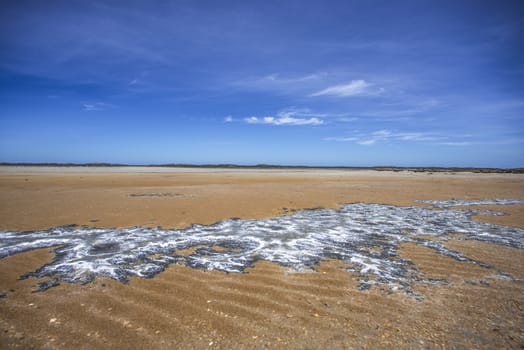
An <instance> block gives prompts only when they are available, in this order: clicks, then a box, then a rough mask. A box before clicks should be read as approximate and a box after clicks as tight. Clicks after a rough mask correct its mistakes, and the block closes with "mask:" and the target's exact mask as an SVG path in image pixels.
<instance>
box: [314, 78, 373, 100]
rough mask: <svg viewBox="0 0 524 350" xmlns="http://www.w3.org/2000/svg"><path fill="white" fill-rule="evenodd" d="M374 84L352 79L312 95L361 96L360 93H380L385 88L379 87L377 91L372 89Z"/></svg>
mask: <svg viewBox="0 0 524 350" xmlns="http://www.w3.org/2000/svg"><path fill="white" fill-rule="evenodd" d="M372 85H373V84H370V83H368V82H366V81H365V80H352V81H351V82H350V83H349V84H342V85H335V86H330V87H328V88H326V89H324V90H320V91H317V92H315V93H313V94H311V95H310V96H339V97H349V96H359V95H371V94H376V93H380V92H382V91H383V89H379V90H378V91H377V92H372V91H370V89H369V88H370V87H371V86H372Z"/></svg>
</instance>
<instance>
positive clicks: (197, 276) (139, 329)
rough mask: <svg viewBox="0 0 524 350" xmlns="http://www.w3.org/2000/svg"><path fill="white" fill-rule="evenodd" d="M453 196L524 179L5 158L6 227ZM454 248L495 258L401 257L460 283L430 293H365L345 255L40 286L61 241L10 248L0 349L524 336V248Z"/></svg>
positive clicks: (174, 220) (203, 217)
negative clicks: (78, 164)
mask: <svg viewBox="0 0 524 350" xmlns="http://www.w3.org/2000/svg"><path fill="white" fill-rule="evenodd" d="M450 198H459V199H484V198H524V176H522V175H498V174H463V173H461V174H453V173H447V174H429V173H406V172H401V173H394V172H373V171H334V170H330V171H320V170H318V171H314V170H309V171H296V170H295V171H224V170H212V171H201V170H195V171H191V170H188V169H185V170H184V171H178V170H169V169H168V170H166V169H162V170H159V171H155V169H145V170H144V169H138V170H137V169H122V171H115V170H114V169H109V170H108V169H93V168H90V169H82V168H73V169H72V170H70V169H51V170H46V169H41V168H15V169H13V168H9V169H7V168H3V169H0V229H2V230H31V229H44V228H48V227H53V226H59V225H66V224H78V225H88V226H95V227H129V226H136V225H139V226H162V227H173V228H175V227H176V228H179V227H185V226H188V225H190V224H192V223H202V224H210V223H213V222H216V221H219V220H223V219H227V218H231V217H241V218H263V217H270V216H275V215H283V214H285V213H287V212H289V211H291V210H300V209H304V208H313V207H336V206H339V205H341V204H343V203H352V202H368V203H384V204H394V205H414V203H413V200H415V199H428V200H438V199H450ZM493 209H496V210H497V211H504V212H506V213H508V214H510V215H508V216H503V217H491V216H479V217H478V218H477V219H479V220H489V221H490V222H494V223H497V224H504V225H513V226H518V227H524V205H512V206H497V207H496V208H493ZM428 238H430V237H428ZM446 245H447V246H448V247H449V248H451V249H454V250H456V251H459V252H462V253H463V254H464V255H466V256H469V257H471V258H474V259H478V260H481V261H484V262H486V263H489V264H492V265H494V266H495V269H487V268H482V267H479V266H476V265H472V264H468V263H461V262H457V261H455V260H453V259H451V258H448V257H445V256H442V255H439V254H436V253H435V252H434V251H433V250H431V249H429V248H425V247H421V246H416V245H413V244H405V245H403V246H402V247H401V249H400V254H401V256H402V257H404V258H408V259H410V260H411V261H413V262H414V263H415V264H416V266H417V269H419V271H422V272H424V273H426V275H427V276H428V277H431V278H445V279H447V280H449V281H451V282H452V283H451V284H449V285H423V284H420V285H415V290H416V291H419V292H420V293H421V294H423V295H424V297H425V299H424V300H422V301H417V300H416V299H415V298H412V297H410V296H407V295H405V294H404V293H392V294H388V293H385V292H383V291H381V290H380V289H379V288H371V289H370V290H368V291H359V290H358V288H357V285H358V279H357V276H356V275H354V274H352V273H351V272H347V271H345V270H344V264H343V263H341V262H339V261H325V262H324V263H322V264H321V265H320V266H319V267H318V269H317V270H318V271H317V272H316V273H290V272H288V271H287V270H286V269H284V268H282V267H279V266H277V265H274V264H271V263H267V262H259V263H257V264H256V266H255V267H254V268H252V269H249V270H248V271H247V273H245V274H226V273H222V272H218V271H200V270H195V269H191V268H188V267H186V266H182V265H172V266H171V267H169V268H168V269H167V270H166V271H164V272H163V273H161V274H159V275H157V276H156V277H155V278H152V279H142V278H132V279H131V281H130V282H129V284H122V283H120V282H117V281H114V280H110V279H102V278H99V279H97V280H96V281H95V282H94V283H90V284H87V285H83V286H82V285H77V284H67V283H66V284H62V285H60V286H58V287H55V288H51V289H49V290H47V291H46V292H40V293H32V291H33V290H35V285H36V284H37V283H38V280H36V279H34V278H29V279H25V280H19V279H18V278H19V276H21V275H23V274H25V273H27V272H30V271H34V270H35V269H36V268H38V267H40V266H42V265H43V264H45V263H46V262H49V261H51V260H52V259H53V253H52V250H50V249H40V250H35V251H32V252H28V253H23V254H17V255H14V256H11V257H8V258H4V259H1V260H0V292H5V294H6V297H4V298H0V348H21V349H27V348H38V349H39V348H61V349H71V348H81V349H93V348H100V349H106V348H116V349H141V348H150V349H173V348H201V349H208V348H223V349H229V348H249V349H251V348H278V349H289V348H302V349H318V348H332V349H345V348H391V347H395V348H398V347H401V348H522V347H523V346H524V326H523V325H524V285H523V282H522V281H517V282H514V281H511V280H507V279H504V278H500V276H497V275H496V274H494V271H496V270H497V269H500V270H503V271H506V272H509V273H511V274H512V275H513V276H515V277H517V278H519V279H521V280H524V273H523V272H522V271H524V269H523V267H524V252H523V251H521V250H517V249H513V248H508V247H501V246H496V245H493V244H488V243H481V242H475V241H459V240H456V241H448V242H446ZM216 249H220V247H216Z"/></svg>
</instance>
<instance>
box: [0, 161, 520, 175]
mask: <svg viewBox="0 0 524 350" xmlns="http://www.w3.org/2000/svg"><path fill="white" fill-rule="evenodd" d="M0 166H19V167H108V168H110V167H135V168H153V167H160V168H197V169H240V170H241V169H267V170H271V169H282V170H286V169H290V170H301V169H305V170H307V169H309V170H315V169H318V170H375V171H394V172H400V171H409V172H471V173H498V174H501V173H507V174H524V168H476V167H401V166H314V165H311V166H308V165H273V164H256V165H238V164H176V163H173V164H118V163H8V162H4V163H0Z"/></svg>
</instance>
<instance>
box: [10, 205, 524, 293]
mask: <svg viewBox="0 0 524 350" xmlns="http://www.w3.org/2000/svg"><path fill="white" fill-rule="evenodd" d="M421 202H422V201H421ZM423 203H426V204H431V205H432V206H433V208H428V207H420V206H410V207H397V206H391V205H381V204H365V203H355V204H347V205H344V206H343V207H341V208H339V209H311V210H304V211H300V212H296V213H293V214H291V215H287V216H281V217H275V218H269V219H263V220H240V219H229V220H224V221H221V222H218V223H216V224H213V225H193V226H191V227H189V228H186V229H180V230H173V229H171V230H168V229H161V228H144V227H132V228H126V229H98V228H85V227H77V226H64V227H56V228H52V229H49V230H44V231H28V232H6V231H0V258H4V257H6V256H9V255H12V254H17V253H21V252H24V251H28V250H32V249H37V248H45V247H56V248H55V252H56V258H55V259H54V260H53V262H51V263H49V264H47V265H44V266H42V267H40V268H39V269H38V270H36V271H34V272H31V273H29V274H28V275H26V276H24V277H29V276H34V277H49V279H48V281H47V282H44V283H41V284H40V286H39V287H40V290H45V289H47V288H50V287H52V286H54V285H57V284H59V283H61V282H70V283H88V282H91V281H93V280H94V279H95V278H96V277H97V276H108V277H111V278H113V279H116V280H119V281H122V282H126V281H127V280H128V278H129V277H131V276H140V277H153V276H155V275H156V274H158V273H159V272H161V271H163V270H164V269H165V268H166V267H167V266H168V265H169V264H172V263H176V262H184V263H185V264H186V265H188V266H190V267H193V268H198V269H207V270H212V269H216V270H221V271H226V272H243V271H244V269H245V268H247V267H250V266H253V264H254V263H255V262H256V261H258V260H267V261H271V262H275V263H278V264H280V265H283V266H287V267H289V268H291V269H293V270H296V271H304V270H312V268H313V267H314V265H316V264H318V263H319V262H320V261H322V260H325V259H339V260H342V261H344V262H346V263H349V264H350V267H348V270H351V271H355V272H357V273H358V274H359V276H360V277H359V278H360V289H367V288H369V287H370V286H373V285H376V286H381V287H387V288H388V289H389V290H398V289H400V290H404V291H406V292H407V293H411V292H410V287H411V283H412V282H414V281H418V282H427V283H448V282H447V281H445V280H431V279H427V278H425V276H424V275H423V274H422V273H421V272H419V271H417V270H416V269H415V268H414V264H413V263H412V262H411V261H409V260H406V259H401V258H400V257H399V256H398V248H399V245H400V244H402V243H408V242H409V243H414V244H417V245H422V246H426V247H429V248H431V249H433V250H435V251H436V252H438V253H439V254H443V255H446V256H449V257H452V258H453V259H456V260H458V261H463V262H464V263H471V264H478V265H481V266H484V267H486V268H490V266H489V265H487V264H484V263H483V262H481V261H475V260H472V259H470V258H468V257H466V256H463V255H462V254H460V253H459V252H455V251H452V250H450V249H447V248H445V247H444V246H443V245H442V244H441V243H439V242H436V241H432V240H427V239H420V238H418V237H417V236H420V235H424V236H435V237H439V238H440V239H441V240H443V241H445V240H447V239H448V238H450V237H449V235H450V234H457V233H459V234H461V235H460V236H459V237H460V238H458V239H468V240H471V239H473V240H479V241H484V242H490V243H495V244H500V245H505V246H509V247H513V248H518V249H524V230H523V229H520V228H514V227H506V226H499V225H493V224H488V223H482V222H478V221H474V220H472V219H471V217H472V216H473V215H475V214H478V213H485V214H491V215H502V214H500V213H496V212H492V211H487V210H457V209H453V210H451V209H448V208H449V207H457V206H470V205H482V204H516V203H524V200H513V199H495V200H483V201H462V200H450V201H423ZM436 208H439V209H436ZM454 239H457V236H456V235H455V237H454ZM217 246H220V249H217ZM188 248H193V249H192V250H190V251H186V252H184V253H181V252H180V250H183V249H188ZM177 252H178V253H177ZM509 278H511V276H509Z"/></svg>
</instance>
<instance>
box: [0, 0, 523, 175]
mask: <svg viewBox="0 0 524 350" xmlns="http://www.w3.org/2000/svg"><path fill="white" fill-rule="evenodd" d="M0 7H1V8H0V30H1V34H0V52H1V55H0V103H1V109H0V161H4V162H118V163H131V164H140V163H142V164H151V163H195V164H202V163H238V164H257V163H271V164H289V165H297V164H303V165H348V166H351V165H353V166H373V165H397V166H477V167H524V50H523V47H524V46H523V45H522V43H523V42H524V21H522V18H524V5H522V2H521V1H504V0H502V1H456V0H454V1H424V0H420V1H418V0H417V1H375V0H370V1H268V0H265V1H122V2H118V1H12V2H7V1H4V2H2V4H1V5H0Z"/></svg>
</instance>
